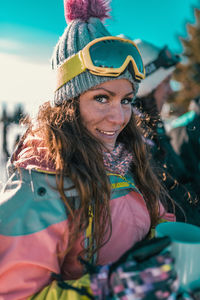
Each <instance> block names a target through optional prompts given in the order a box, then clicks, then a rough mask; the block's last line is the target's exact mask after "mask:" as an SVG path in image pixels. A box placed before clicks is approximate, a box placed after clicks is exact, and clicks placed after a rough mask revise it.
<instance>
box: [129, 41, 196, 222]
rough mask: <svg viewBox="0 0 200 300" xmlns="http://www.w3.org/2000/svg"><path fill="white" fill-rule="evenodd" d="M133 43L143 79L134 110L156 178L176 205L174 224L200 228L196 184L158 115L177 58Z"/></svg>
mask: <svg viewBox="0 0 200 300" xmlns="http://www.w3.org/2000/svg"><path fill="white" fill-rule="evenodd" d="M135 42H136V44H137V46H138V48H139V50H140V52H141V54H142V57H143V61H144V65H145V69H146V78H145V79H144V80H143V82H142V83H141V86H140V89H139V92H138V95H137V98H136V100H135V102H134V104H133V107H134V109H135V110H136V111H138V112H139V113H140V114H141V117H142V118H144V125H143V126H144V130H145V135H146V137H147V142H148V144H149V145H150V148H151V152H152V158H153V161H154V163H155V164H156V166H157V171H158V175H159V178H160V180H161V181H162V183H163V184H164V185H165V187H166V188H167V190H168V192H169V194H170V196H171V198H172V199H173V200H174V201H175V203H176V204H177V205H176V217H177V221H185V220H186V221H187V222H188V223H192V224H195V225H198V226H200V212H199V203H198V201H199V184H198V182H197V180H196V178H195V174H193V173H192V172H189V171H188V170H187V169H186V167H185V165H184V162H183V161H182V159H181V157H180V156H179V155H178V154H177V153H176V152H175V151H174V149H173V147H172V145H171V143H170V138H169V136H168V135H167V134H166V130H165V126H164V122H163V121H162V118H161V115H160V113H161V110H162V107H163V104H164V103H165V102H166V100H167V99H168V98H169V97H170V95H172V93H173V90H172V88H171V85H170V80H171V78H172V74H173V71H174V70H175V67H176V64H177V63H178V62H179V61H180V58H179V56H177V55H175V54H173V53H172V52H171V51H170V50H169V49H168V48H167V47H164V48H163V49H159V48H158V47H156V46H155V45H152V44H151V43H148V42H146V41H142V40H136V41H135Z"/></svg>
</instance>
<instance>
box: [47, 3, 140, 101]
mask: <svg viewBox="0 0 200 300" xmlns="http://www.w3.org/2000/svg"><path fill="white" fill-rule="evenodd" d="M108 4H109V3H108V0H64V10H65V18H66V22H67V23H68V26H67V28H66V29H65V31H64V33H63V35H62V36H61V37H60V39H59V41H58V43H57V45H56V47H55V49H54V53H53V56H52V67H53V69H57V68H58V67H59V66H60V65H62V63H63V62H64V61H65V60H66V59H67V58H69V57H71V56H72V55H74V54H76V53H78V52H79V51H80V50H81V49H83V48H84V47H85V46H86V45H87V44H88V43H89V42H91V41H92V40H94V39H96V38H100V37H104V36H111V34H110V33H109V32H108V31H107V29H106V28H105V26H104V25H103V23H102V20H104V19H105V18H108V16H109V15H108V13H109V11H110V8H109V5H108ZM117 78H125V79H128V80H129V81H130V82H132V84H133V86H134V90H135V91H136V92H137V90H138V83H137V82H136V81H135V80H134V79H133V76H132V75H131V73H130V72H129V71H128V70H127V69H126V70H125V71H124V72H123V73H122V74H120V75H119V76H118V77H108V76H97V75H93V74H91V73H90V72H89V71H88V70H86V71H85V72H83V73H81V74H79V75H77V76H76V77H74V78H73V79H71V80H70V81H68V82H66V83H65V84H64V85H63V86H62V87H60V88H59V89H58V90H56V92H55V95H54V100H53V102H52V103H51V104H52V106H54V105H59V104H61V103H62V102H63V101H66V100H69V99H73V98H75V97H77V96H79V95H80V94H82V93H83V92H85V91H87V90H88V89H90V88H92V87H93V86H96V85H99V84H101V83H103V82H106V81H109V80H113V79H117Z"/></svg>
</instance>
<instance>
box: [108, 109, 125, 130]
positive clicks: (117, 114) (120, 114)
mask: <svg viewBox="0 0 200 300" xmlns="http://www.w3.org/2000/svg"><path fill="white" fill-rule="evenodd" d="M109 121H110V122H113V123H115V124H118V125H121V124H123V123H124V121H125V111H124V109H123V107H122V105H121V104H118V105H114V106H113V107H112V108H111V110H110V113H109Z"/></svg>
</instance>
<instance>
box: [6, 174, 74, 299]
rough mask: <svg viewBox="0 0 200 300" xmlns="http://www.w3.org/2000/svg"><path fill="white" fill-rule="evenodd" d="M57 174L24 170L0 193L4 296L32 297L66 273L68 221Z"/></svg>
mask: <svg viewBox="0 0 200 300" xmlns="http://www.w3.org/2000/svg"><path fill="white" fill-rule="evenodd" d="M51 180H52V178H51V176H50V177H49V176H45V175H44V174H40V173H37V172H28V171H25V170H23V171H22V173H21V174H18V175H17V176H16V174H13V177H12V178H11V179H10V180H9V182H8V183H7V185H6V187H5V189H4V191H3V192H1V194H0V240H1V242H0V299H2V300H11V299H12V300H18V299H27V298H28V297H29V296H31V295H33V294H34V293H36V292H38V291H40V290H41V289H42V288H43V287H45V286H46V285H48V284H49V283H50V282H51V275H52V273H57V274H59V273H60V266H61V264H62V261H63V257H64V252H65V251H66V249H67V247H68V236H69V234H68V220H67V214H66V209H65V206H64V204H63V202H62V200H61V199H60V198H59V195H58V192H57V191H56V190H55V189H52V188H50V186H51V185H52V182H51Z"/></svg>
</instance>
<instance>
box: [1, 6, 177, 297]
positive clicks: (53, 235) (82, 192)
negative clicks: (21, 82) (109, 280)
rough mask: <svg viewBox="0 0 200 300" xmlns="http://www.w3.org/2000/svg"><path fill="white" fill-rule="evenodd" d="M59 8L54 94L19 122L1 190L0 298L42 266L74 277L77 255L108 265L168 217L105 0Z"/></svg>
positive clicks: (131, 50)
mask: <svg viewBox="0 0 200 300" xmlns="http://www.w3.org/2000/svg"><path fill="white" fill-rule="evenodd" d="M65 12H66V18H67V21H68V26H67V28H66V30H65V32H64V34H63V35H62V37H61V38H60V39H59V42H58V44H57V46H56V48H55V51H54V54H53V59H52V62H53V67H54V68H56V70H57V79H58V81H57V89H56V92H55V97H54V100H53V101H52V103H49V102H47V103H45V104H44V105H43V106H42V107H41V108H40V110H39V113H38V117H37V123H36V124H31V123H30V124H29V127H28V130H27V132H26V134H25V135H24V137H23V138H22V139H21V142H20V143H19V145H18V148H17V149H16V151H15V153H14V154H13V156H12V159H11V163H12V169H13V175H12V177H11V179H10V180H9V181H8V183H7V185H6V187H5V190H4V193H3V194H2V195H1V199H2V200H1V207H0V219H1V226H0V239H1V243H0V261H1V268H0V295H1V296H2V298H1V299H8V300H10V299H15V300H16V299H24V298H27V297H29V296H31V295H33V294H34V293H36V292H38V291H40V290H41V289H42V288H43V287H45V286H46V285H48V284H49V283H50V282H51V281H52V277H51V275H52V273H57V274H62V276H63V278H64V279H76V278H80V277H81V276H82V275H83V274H84V270H83V266H82V265H81V264H80V263H79V260H78V258H79V257H83V258H85V259H87V260H90V261H92V262H93V263H95V264H97V265H104V264H108V263H112V262H114V261H116V260H117V259H118V258H119V257H120V256H121V255H122V254H124V253H125V251H126V250H128V249H129V248H130V247H131V246H132V245H134V244H135V243H136V242H138V241H140V240H142V239H144V238H146V237H147V236H148V234H149V232H150V230H151V228H152V227H154V226H155V225H156V224H157V223H158V222H159V220H160V218H162V217H163V216H164V217H165V218H166V219H169V220H174V217H173V215H172V214H166V212H165V210H164V208H163V206H162V204H161V202H160V200H159V199H160V198H161V190H162V189H161V186H160V184H159V182H158V180H157V178H156V177H155V175H154V173H153V172H152V170H151V168H150V165H149V159H148V155H147V153H146V149H145V144H144V142H143V138H142V136H141V133H140V130H139V128H138V125H137V120H136V119H135V116H134V115H133V112H132V108H131V103H132V101H134V97H135V96H136V93H137V89H138V82H139V81H140V80H141V79H143V78H144V69H143V64H142V59H141V56H140V53H139V51H138V49H137V47H136V46H135V45H134V43H133V42H131V41H129V40H125V39H121V38H116V37H112V36H110V34H109V32H108V31H107V30H106V29H105V27H104V26H103V24H102V22H101V20H100V19H103V18H104V17H106V16H107V12H108V7H107V6H106V3H105V1H102V0H99V1H95V6H93V2H92V1H88V2H87V1H68V2H65ZM129 56H130V59H129V60H128V57H129Z"/></svg>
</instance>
